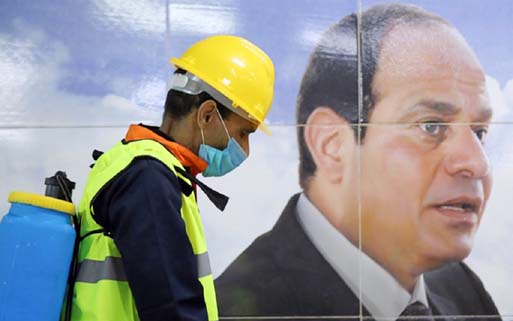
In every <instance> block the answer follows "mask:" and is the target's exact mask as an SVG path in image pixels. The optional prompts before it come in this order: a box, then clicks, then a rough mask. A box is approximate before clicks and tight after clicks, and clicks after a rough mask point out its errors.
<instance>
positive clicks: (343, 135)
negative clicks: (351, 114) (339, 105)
mask: <svg viewBox="0 0 513 321" xmlns="http://www.w3.org/2000/svg"><path fill="white" fill-rule="evenodd" d="M305 125H306V126H305V129H304V139H305V143H306V145H307V147H308V150H309V151H310V154H311V155H312V159H313V161H314V162H315V166H316V174H315V175H316V176H319V177H321V176H322V177H323V178H324V179H325V180H327V181H328V182H330V183H332V184H337V183H340V182H341V181H342V179H343V173H344V166H345V164H346V163H347V158H348V157H350V155H349V153H348V152H349V151H350V149H351V148H350V147H351V144H354V134H353V129H352V128H351V126H350V125H349V124H348V122H347V121H346V120H345V119H344V118H342V117H341V116H339V115H338V114H337V113H336V112H335V111H333V109H331V108H328V107H317V108H316V109H315V110H314V111H313V112H312V113H311V114H310V116H309V117H308V119H307V121H306V124H305Z"/></svg>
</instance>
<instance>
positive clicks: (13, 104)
mask: <svg viewBox="0 0 513 321" xmlns="http://www.w3.org/2000/svg"><path fill="white" fill-rule="evenodd" d="M68 60H69V53H68V49H67V48H66V47H65V46H64V45H63V44H62V43H60V42H58V41H53V40H51V39H49V38H48V37H47V36H46V35H45V34H44V33H43V32H41V31H39V30H36V29H34V28H32V27H31V26H29V25H27V24H25V23H23V22H21V21H17V22H15V32H13V33H12V34H1V33H0V71H2V74H4V75H7V76H6V77H5V78H2V79H1V80H0V85H1V86H2V89H3V90H2V91H1V92H0V106H2V109H0V126H4V127H20V126H21V127H27V126H83V125H87V126H91V125H100V126H106V125H107V126H113V125H119V124H126V123H128V122H140V121H146V122H158V121H159V120H160V117H161V113H162V111H161V110H152V109H148V108H142V107H141V106H138V105H137V103H141V104H142V102H143V99H145V98H151V99H152V101H151V102H152V103H156V98H155V97H156V92H157V91H158V89H159V87H158V83H159V80H158V79H143V80H141V81H139V82H138V83H135V82H133V81H131V82H129V81H127V80H126V79H122V78H121V79H116V78H113V79H112V80H111V82H112V85H111V86H110V88H116V86H117V87H118V88H120V87H121V86H122V85H123V84H127V83H131V84H132V85H134V86H135V91H134V92H135V94H131V95H132V97H122V96H120V95H118V94H117V93H115V92H112V93H109V94H106V95H105V96H103V97H95V96H87V95H79V94H74V93H69V92H67V91H65V90H63V89H62V88H61V86H60V83H61V82H62V81H63V79H65V78H66V77H68V74H67V71H66V69H65V68H64V65H65V64H66V63H67V62H68ZM160 82H161V87H162V91H161V92H162V95H164V91H165V81H164V79H162V80H160ZM134 86H132V88H134ZM4 89H5V90H4ZM124 90H125V91H126V88H125V89H124ZM164 99H165V97H161V103H160V104H161V105H163V101H164Z"/></svg>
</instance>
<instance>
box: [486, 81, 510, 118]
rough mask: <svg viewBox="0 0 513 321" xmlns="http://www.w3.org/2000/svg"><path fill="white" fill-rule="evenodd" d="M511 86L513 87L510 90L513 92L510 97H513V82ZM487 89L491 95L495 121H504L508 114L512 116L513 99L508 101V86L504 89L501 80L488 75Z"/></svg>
mask: <svg viewBox="0 0 513 321" xmlns="http://www.w3.org/2000/svg"><path fill="white" fill-rule="evenodd" d="M510 83H511V81H510ZM510 87H512V88H511V90H510V91H511V93H510V95H509V96H510V98H513V84H512V85H511V86H510ZM486 89H487V90H488V95H489V96H490V103H491V104H492V108H493V121H502V120H504V118H505V117H506V116H508V115H509V116H510V117H511V112H512V111H513V110H512V108H511V106H513V104H512V103H513V100H511V101H510V102H508V100H507V96H508V95H507V93H508V92H507V89H508V88H507V87H506V88H505V89H504V90H503V89H502V88H501V87H500V84H499V82H498V81H497V80H496V79H495V78H493V77H492V76H489V75H487V76H486ZM506 120H507V119H506ZM509 120H511V119H509Z"/></svg>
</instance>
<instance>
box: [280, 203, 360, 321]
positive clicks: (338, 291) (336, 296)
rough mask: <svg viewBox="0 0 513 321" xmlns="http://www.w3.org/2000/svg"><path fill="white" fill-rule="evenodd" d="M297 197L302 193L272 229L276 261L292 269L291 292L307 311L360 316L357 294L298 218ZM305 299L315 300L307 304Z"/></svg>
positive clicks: (290, 204) (284, 267) (289, 204)
mask: <svg viewBox="0 0 513 321" xmlns="http://www.w3.org/2000/svg"><path fill="white" fill-rule="evenodd" d="M298 198H299V194H296V195H294V196H293V197H292V198H291V199H290V201H289V203H288V204H287V206H286V207H285V209H284V211H283V213H282V215H281V216H280V219H279V220H278V222H277V223H276V225H275V227H274V228H273V230H272V234H273V236H275V237H276V242H277V243H275V244H279V245H280V246H278V247H277V250H276V251H275V252H274V255H275V257H274V261H275V262H276V264H278V265H279V266H280V267H281V268H282V269H283V270H286V271H290V275H289V276H288V278H289V279H290V280H291V282H290V283H291V284H290V285H291V287H292V288H294V291H293V292H292V294H291V295H293V296H295V297H296V300H295V301H296V302H297V303H298V304H302V305H303V307H302V311H303V313H304V315H344V316H352V315H354V316H355V317H358V315H359V300H358V298H357V297H356V296H355V295H354V294H353V292H352V291H351V289H350V288H349V287H348V286H347V285H346V283H345V282H344V281H343V280H342V279H341V278H340V277H339V275H338V274H337V273H336V272H335V270H333V268H332V267H331V266H330V264H329V263H328V262H327V261H326V260H325V259H324V258H323V257H322V255H321V254H320V253H319V251H318V250H317V249H316V248H315V246H314V245H313V244H312V242H311V241H310V239H309V238H308V236H307V235H306V234H305V232H304V231H303V228H302V227H301V225H300V223H299V221H298V218H297V211H296V205H297V200H298ZM292 280H294V281H292ZM304 302H311V303H312V304H308V305H305V304H304Z"/></svg>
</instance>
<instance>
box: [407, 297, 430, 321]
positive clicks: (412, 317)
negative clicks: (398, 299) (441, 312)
mask: <svg viewBox="0 0 513 321" xmlns="http://www.w3.org/2000/svg"><path fill="white" fill-rule="evenodd" d="M400 317H407V318H403V319H402V320H404V321H434V318H433V312H432V311H431V309H430V308H429V307H427V306H425V305H424V304H423V303H421V302H419V301H416V302H414V303H412V304H410V305H408V306H407V307H406V309H404V311H403V312H402V313H401V315H400Z"/></svg>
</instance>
